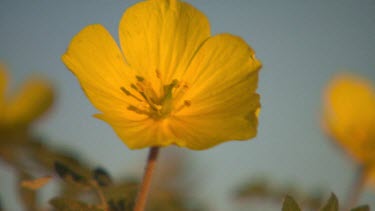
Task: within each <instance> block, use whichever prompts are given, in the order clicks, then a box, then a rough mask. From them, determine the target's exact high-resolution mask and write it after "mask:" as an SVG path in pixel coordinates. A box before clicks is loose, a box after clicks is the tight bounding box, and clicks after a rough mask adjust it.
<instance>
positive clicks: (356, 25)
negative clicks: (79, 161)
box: [0, 0, 375, 211]
mask: <svg viewBox="0 0 375 211" xmlns="http://www.w3.org/2000/svg"><path fill="white" fill-rule="evenodd" d="M135 2H136V1H127V0H123V1H115V0H108V1H105V0H80V1H77V0H64V1H56V0H53V1H47V0H34V1H21V0H1V5H2V6H1V7H0V31H1V35H0V60H2V61H5V62H6V63H7V65H8V66H9V68H10V70H11V74H12V79H13V82H14V85H16V84H20V83H21V82H22V81H23V80H24V79H26V78H27V77H28V76H30V75H32V74H37V75H41V76H43V77H45V78H47V79H49V80H51V81H52V82H53V84H54V85H55V88H56V91H57V94H58V99H57V101H56V104H55V107H54V109H53V111H52V112H51V113H50V115H49V116H47V117H46V118H44V119H43V121H41V122H39V124H38V125H37V128H36V130H37V131H38V132H39V133H40V134H42V135H43V136H46V137H48V138H49V139H50V143H49V144H50V145H52V146H58V147H65V148H69V149H73V150H74V151H76V152H79V154H80V155H81V156H82V157H83V158H84V159H87V160H90V161H91V162H92V163H93V164H94V165H98V166H105V167H106V168H107V169H108V170H109V171H110V172H111V173H112V174H113V175H115V178H116V177H120V176H121V175H124V174H127V175H133V176H136V177H141V175H142V171H143V163H144V160H145V159H146V154H147V150H139V151H130V150H129V149H127V147H126V146H125V145H124V144H123V143H122V142H121V141H120V140H119V139H118V138H117V137H116V135H115V134H114V133H113V131H112V129H111V128H110V127H109V126H108V125H107V124H106V123H104V122H101V121H99V120H97V119H94V118H92V114H95V113H96V112H97V111H96V110H95V109H94V108H93V107H92V105H91V104H90V103H89V102H88V100H87V99H86V97H85V96H84V94H83V92H82V91H81V89H80V87H79V85H78V82H77V80H76V78H75V77H74V76H73V75H72V74H71V73H70V72H69V71H68V70H67V69H66V68H65V66H64V65H63V64H62V62H61V60H60V57H61V55H62V54H63V53H64V52H65V49H66V47H67V46H68V44H69V42H70V40H71V38H72V37H73V36H74V35H75V34H76V33H77V32H78V31H80V30H81V29H82V28H83V27H85V26H86V25H88V24H93V23H101V24H103V25H104V26H105V27H106V28H107V29H108V30H109V31H110V32H111V33H112V35H113V36H114V37H115V38H116V39H117V30H118V22H119V19H120V17H121V16H122V13H123V11H124V10H125V9H126V8H127V7H128V6H130V5H132V4H134V3H135ZM188 2H190V3H191V4H193V5H194V6H196V7H197V8H198V9H200V10H201V11H203V12H204V13H205V14H206V15H207V16H208V18H209V20H210V23H211V31H212V33H213V34H216V33H220V32H229V33H232V34H236V35H239V36H241V37H243V38H244V39H245V40H246V41H247V42H248V43H249V44H250V45H251V46H252V47H253V49H255V51H256V53H257V57H258V58H259V59H260V60H261V61H262V62H263V68H262V70H261V73H260V80H259V89H258V91H259V93H260V94H261V103H262V111H261V115H260V119H259V132H258V136H257V137H256V138H255V139H253V140H251V141H245V142H228V143H225V144H222V145H220V146H217V147H215V148H212V149H210V150H206V151H190V150H187V149H179V148H176V147H170V148H168V149H165V150H164V149H163V150H164V152H165V154H166V153H167V152H176V151H177V152H179V153H182V154H184V156H186V157H187V158H188V160H189V169H190V174H191V175H192V176H195V177H198V178H199V182H198V184H195V186H196V192H195V194H196V196H197V197H198V198H201V199H203V200H207V201H209V202H210V204H211V205H212V206H213V207H214V210H218V211H225V210H228V209H229V207H228V206H227V204H228V203H227V202H228V201H229V200H230V198H231V191H232V190H233V188H234V187H235V186H236V185H238V184H240V183H242V182H244V181H248V180H249V178H252V177H254V176H257V175H265V176H266V177H269V178H270V179H272V180H273V181H274V182H275V184H285V183H291V182H293V183H295V184H296V185H298V186H301V187H302V188H305V189H306V191H309V190H312V189H316V188H320V187H324V188H325V189H326V190H328V191H333V192H335V193H337V195H338V197H339V198H340V199H341V201H342V200H344V199H345V197H346V193H347V191H349V189H348V188H349V186H350V183H351V180H352V179H353V178H354V169H355V166H354V164H353V163H351V161H350V159H348V158H347V157H346V156H345V155H344V153H342V152H341V151H340V150H339V149H337V148H336V147H335V145H334V144H332V143H331V142H330V141H329V140H328V138H326V137H325V136H324V134H323V133H322V131H321V128H320V125H319V122H320V110H321V104H322V102H321V95H322V91H323V88H324V86H325V85H326V84H327V82H328V81H329V80H330V79H331V77H332V76H333V75H334V74H336V73H339V72H341V71H346V72H351V73H353V74H358V75H361V76H363V77H366V78H369V80H372V81H373V82H374V83H375V59H374V55H375V39H374V38H375V27H374V23H375V13H374V11H375V2H374V1H372V0H363V1H351V0H336V1H323V0H320V1H298V0H287V1H260V0H259V1H247V0H232V1H225V0H215V1H209V0H207V1H203V0H192V1H188ZM163 150H162V154H163ZM163 162H168V161H167V160H164V161H163ZM3 174H4V175H5V177H7V178H8V179H9V177H10V174H8V173H4V172H3V173H1V175H3ZM5 183H6V182H4V181H0V186H1V187H3V186H4V185H5V186H6V187H10V185H9V183H6V184H5ZM2 192H3V191H2ZM2 194H3V193H2ZM327 194H328V193H327ZM1 197H5V196H3V195H1ZM374 198H375V194H374V189H372V190H371V189H366V192H365V194H364V196H363V197H362V198H361V202H363V203H370V202H371V201H372V204H371V205H372V207H375V203H374V202H373V201H375V200H374Z"/></svg>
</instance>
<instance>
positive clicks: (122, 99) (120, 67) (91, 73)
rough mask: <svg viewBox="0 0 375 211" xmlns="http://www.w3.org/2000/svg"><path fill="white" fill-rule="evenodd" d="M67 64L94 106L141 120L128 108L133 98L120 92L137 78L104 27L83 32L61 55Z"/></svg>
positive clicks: (95, 26) (93, 27)
mask: <svg viewBox="0 0 375 211" xmlns="http://www.w3.org/2000/svg"><path fill="white" fill-rule="evenodd" d="M62 60H63V62H64V63H65V65H66V66H67V67H68V68H69V69H70V70H71V71H72V72H73V73H74V75H75V76H76V77H77V78H78V80H79V82H80V84H81V87H82V88H83V90H84V91H85V93H86V95H87V97H88V98H89V99H90V101H91V102H92V103H93V105H94V106H95V107H96V108H97V109H98V110H100V111H102V112H104V113H106V112H108V113H123V112H128V113H129V115H128V116H127V118H130V119H132V118H138V117H137V116H138V115H135V113H134V112H129V111H128V110H127V109H126V108H127V106H128V105H130V104H131V101H132V99H131V98H130V97H129V96H127V95H126V94H124V92H123V91H121V87H129V86H130V85H129V83H130V80H129V78H131V77H134V76H133V75H132V74H133V73H132V71H131V70H130V69H129V67H128V65H127V64H126V62H125V60H124V58H123V55H122V54H121V52H120V50H119V48H118V46H117V44H116V42H115V41H114V40H113V38H112V36H111V35H110V34H109V32H108V31H107V30H106V29H105V28H104V27H103V26H101V25H99V24H97V25H90V26H87V27H86V28H84V29H83V30H82V31H80V32H79V33H78V34H77V35H76V36H75V37H74V38H73V40H72V41H71V43H70V45H69V47H68V49H67V51H66V53H65V54H64V55H63V56H62Z"/></svg>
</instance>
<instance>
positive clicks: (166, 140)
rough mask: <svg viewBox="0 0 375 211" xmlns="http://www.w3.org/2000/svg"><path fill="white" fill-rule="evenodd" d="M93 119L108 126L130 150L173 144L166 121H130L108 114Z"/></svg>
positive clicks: (147, 119)
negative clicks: (97, 119) (101, 121)
mask: <svg viewBox="0 0 375 211" xmlns="http://www.w3.org/2000/svg"><path fill="white" fill-rule="evenodd" d="M95 117H97V118H99V119H101V120H103V121H105V122H107V123H108V124H110V125H111V127H112V128H113V129H114V131H115V132H116V134H117V135H118V136H119V138H120V139H121V140H122V141H123V142H124V143H125V144H126V145H127V146H128V147H129V148H130V149H142V148H145V147H152V146H168V145H170V144H173V143H174V142H175V137H174V135H173V134H172V133H171V131H170V130H169V123H168V120H167V119H165V120H158V121H156V120H154V119H152V118H144V119H142V120H139V121H131V120H128V119H127V118H126V117H124V116H118V115H108V114H97V115H95Z"/></svg>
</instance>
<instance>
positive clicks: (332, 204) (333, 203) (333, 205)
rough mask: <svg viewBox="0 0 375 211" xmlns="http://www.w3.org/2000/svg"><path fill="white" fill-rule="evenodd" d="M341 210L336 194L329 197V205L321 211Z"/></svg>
mask: <svg viewBox="0 0 375 211" xmlns="http://www.w3.org/2000/svg"><path fill="white" fill-rule="evenodd" d="M338 210H339V202H338V200H337V197H336V195H335V194H334V193H331V197H329V199H328V201H327V203H326V204H325V205H324V206H323V207H322V208H321V209H320V211H338Z"/></svg>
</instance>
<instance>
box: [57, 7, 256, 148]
mask: <svg viewBox="0 0 375 211" xmlns="http://www.w3.org/2000/svg"><path fill="white" fill-rule="evenodd" d="M119 38H120V46H121V50H122V51H121V50H120V48H119V47H118V46H117V44H116V42H115V41H114V39H113V38H112V37H111V35H110V34H109V32H108V31H107V30H106V29H105V28H104V27H103V26H102V25H99V24H96V25H89V26H87V27H86V28H84V29H83V30H82V31H80V32H79V33H78V34H77V35H76V36H75V37H74V38H73V40H72V42H71V43H70V45H69V48H68V49H67V52H66V53H65V54H64V55H63V57H62V59H63V62H64V63H65V65H66V66H67V67H68V68H69V69H70V70H71V71H72V72H73V73H74V74H75V76H76V77H77V78H78V80H79V82H80V84H81V86H82V88H83V90H84V91H85V93H86V95H87V97H88V98H89V99H90V101H91V102H92V103H93V105H94V106H95V107H96V108H97V109H98V110H99V111H100V112H101V113H100V114H96V115H95V116H96V117H97V118H99V119H102V120H104V121H106V122H107V123H108V124H110V125H111V126H112V128H113V129H114V130H115V132H116V133H117V135H118V136H119V137H120V138H121V139H122V140H123V141H124V143H125V144H126V145H127V146H128V147H129V148H132V149H139V148H144V147H150V146H167V145H171V144H175V145H178V146H181V147H187V148H190V149H197V150H198V149H206V148H209V147H212V146H214V145H217V144H219V143H221V142H224V141H228V140H247V139H249V138H252V137H254V136H255V135H256V129H257V111H258V110H259V108H260V103H259V95H258V94H256V93H255V91H256V88H257V81H258V72H259V71H258V70H259V69H260V67H261V63H260V62H259V60H257V59H256V58H255V56H254V51H253V50H252V49H251V48H250V47H249V46H248V45H247V44H246V42H245V41H244V40H243V39H241V38H240V37H237V36H234V35H230V34H219V35H215V36H211V35H210V27H209V22H208V20H207V18H206V16H205V15H204V14H202V13H201V12H200V11H198V10H197V9H196V8H194V7H193V6H191V5H190V4H188V3H185V2H180V1H178V0H149V1H143V2H140V3H137V4H135V5H134V6H132V7H130V8H129V9H128V10H126V11H125V13H124V15H123V16H122V19H121V21H120V25H119Z"/></svg>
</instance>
